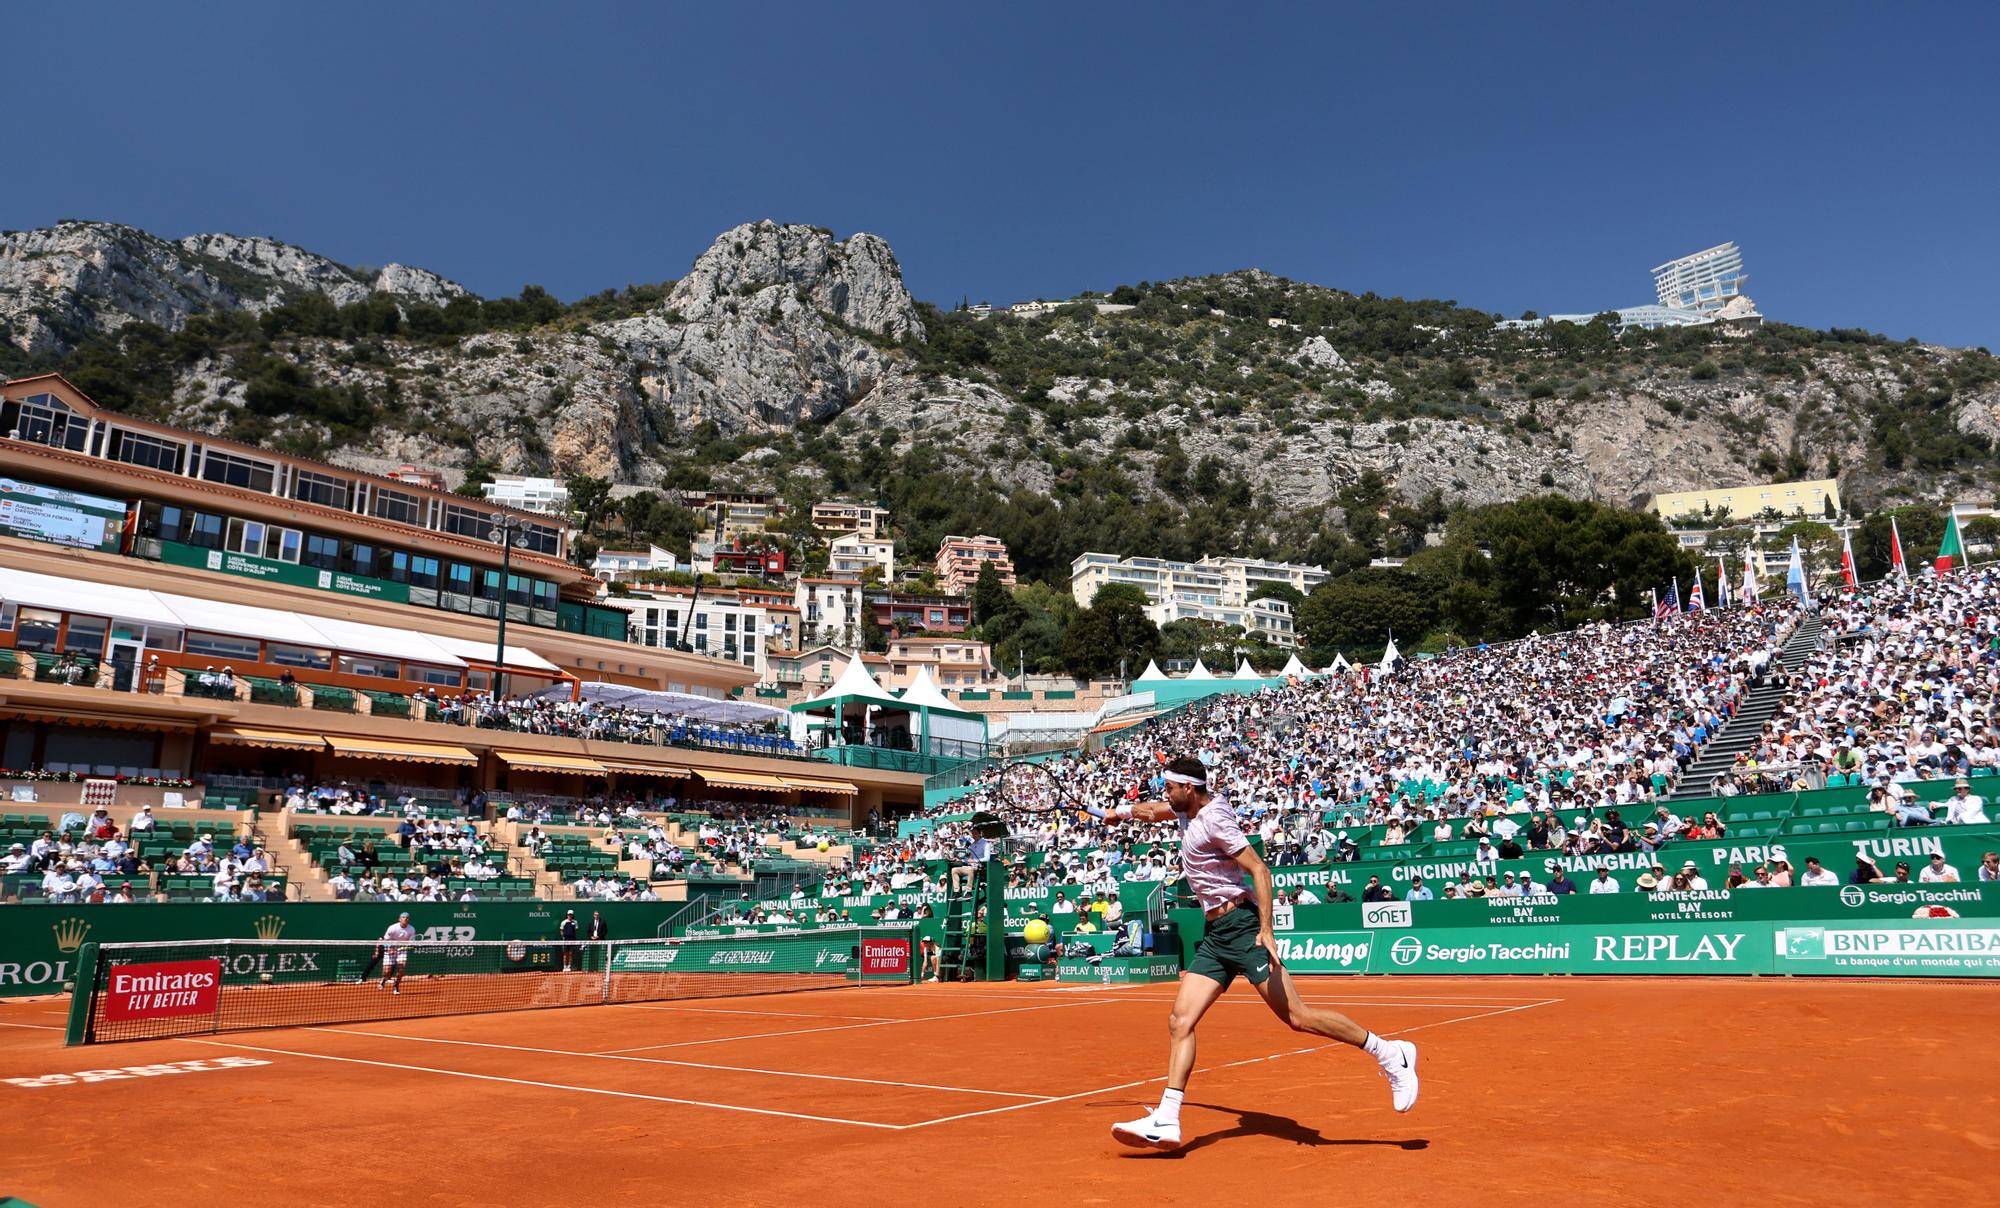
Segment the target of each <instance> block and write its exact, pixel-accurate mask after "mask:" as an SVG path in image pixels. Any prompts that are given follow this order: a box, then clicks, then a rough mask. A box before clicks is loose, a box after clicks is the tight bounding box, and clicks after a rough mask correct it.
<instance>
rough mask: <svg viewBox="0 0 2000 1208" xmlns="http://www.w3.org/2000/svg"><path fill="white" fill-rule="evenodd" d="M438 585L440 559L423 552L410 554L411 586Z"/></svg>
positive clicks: (433, 586) (429, 586) (430, 586)
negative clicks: (429, 556) (423, 554)
mask: <svg viewBox="0 0 2000 1208" xmlns="http://www.w3.org/2000/svg"><path fill="white" fill-rule="evenodd" d="M437 585H438V560H437V559H436V558H426V557H424V556H422V555H421V554H412V555H410V586H411V587H428V588H432V589H436V587H437Z"/></svg>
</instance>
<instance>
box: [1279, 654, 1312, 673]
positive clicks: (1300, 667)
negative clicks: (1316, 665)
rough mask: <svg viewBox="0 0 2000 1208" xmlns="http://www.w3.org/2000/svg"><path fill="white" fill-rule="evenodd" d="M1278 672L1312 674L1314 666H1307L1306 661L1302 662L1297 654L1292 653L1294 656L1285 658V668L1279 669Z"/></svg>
mask: <svg viewBox="0 0 2000 1208" xmlns="http://www.w3.org/2000/svg"><path fill="white" fill-rule="evenodd" d="M1278 674H1279V675H1311V674H1312V668H1310V667H1308V666H1306V665H1305V664H1304V663H1301V662H1300V661H1299V656H1298V655H1297V654H1293V655H1292V657H1290V658H1288V659H1286V660H1285V665H1284V667H1283V668H1281V669H1280V670H1279V672H1278Z"/></svg>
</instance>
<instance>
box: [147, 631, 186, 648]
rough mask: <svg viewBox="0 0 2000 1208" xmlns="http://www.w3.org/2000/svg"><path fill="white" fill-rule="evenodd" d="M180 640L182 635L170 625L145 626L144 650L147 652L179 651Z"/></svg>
mask: <svg viewBox="0 0 2000 1208" xmlns="http://www.w3.org/2000/svg"><path fill="white" fill-rule="evenodd" d="M182 640H183V635H182V633H181V631H180V630H179V629H176V628H175V627H173V626H172V625H148V626H146V649H148V650H169V651H172V650H179V649H180V648H181V642H182Z"/></svg>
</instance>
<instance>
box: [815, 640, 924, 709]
mask: <svg viewBox="0 0 2000 1208" xmlns="http://www.w3.org/2000/svg"><path fill="white" fill-rule="evenodd" d="M843 696H859V697H862V698H864V699H867V700H878V701H881V702H882V703H884V704H889V705H900V704H902V703H903V702H902V701H900V700H897V699H896V697H895V695H894V694H893V693H891V692H890V691H889V690H888V689H886V688H884V687H883V686H882V685H880V684H878V683H876V682H875V677H874V676H872V675H870V674H868V668H866V667H864V666H862V665H861V652H860V651H858V650H857V651H855V652H854V653H853V654H852V655H850V656H848V659H847V666H846V667H845V668H843V669H842V670H841V673H840V678H839V679H837V680H835V681H833V687H831V688H828V689H827V690H826V691H824V692H822V693H820V694H819V695H818V696H815V697H813V698H812V699H811V700H809V701H805V702H804V703H802V704H797V705H793V706H792V708H793V709H810V708H812V707H813V706H814V705H825V704H832V703H833V702H834V701H837V700H839V699H840V698H841V697H843Z"/></svg>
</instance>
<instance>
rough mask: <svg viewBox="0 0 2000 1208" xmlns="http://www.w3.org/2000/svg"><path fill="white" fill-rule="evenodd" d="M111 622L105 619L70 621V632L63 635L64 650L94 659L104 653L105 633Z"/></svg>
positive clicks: (93, 618) (73, 619) (78, 618)
mask: <svg viewBox="0 0 2000 1208" xmlns="http://www.w3.org/2000/svg"><path fill="white" fill-rule="evenodd" d="M110 627H111V622H110V621H109V620H107V619H106V618H104V617H78V616H72V617H70V619H69V632H68V633H66V634H64V635H63V644H62V648H63V649H64V650H66V651H68V652H70V653H72V654H87V655H90V656H92V657H93V658H94V657H96V656H97V655H100V654H103V653H104V632H105V630H107V629H109V628H110Z"/></svg>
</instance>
